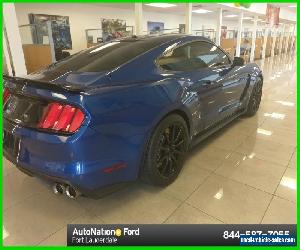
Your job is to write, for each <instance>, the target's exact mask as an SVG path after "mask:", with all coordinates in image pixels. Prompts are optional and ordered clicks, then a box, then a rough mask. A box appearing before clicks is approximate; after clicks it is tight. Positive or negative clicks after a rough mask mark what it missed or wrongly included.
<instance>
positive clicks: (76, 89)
mask: <svg viewBox="0 0 300 250" xmlns="http://www.w3.org/2000/svg"><path fill="white" fill-rule="evenodd" d="M5 82H7V83H8V84H9V83H10V84H16V85H18V87H19V86H20V87H21V88H22V87H23V86H31V87H37V88H40V89H49V90H53V91H58V92H61V91H64V92H72V93H82V92H85V89H83V88H82V87H81V86H75V85H67V84H66V85H59V84H55V83H49V82H43V81H36V80H32V79H26V78H21V77H15V76H14V77H13V76H8V75H3V85H4V84H6V83H5Z"/></svg>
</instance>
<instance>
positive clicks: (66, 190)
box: [52, 183, 80, 199]
mask: <svg viewBox="0 0 300 250" xmlns="http://www.w3.org/2000/svg"><path fill="white" fill-rule="evenodd" d="M52 189H53V193H54V194H57V195H58V194H66V195H67V196H68V197H69V198H71V199H75V198H77V197H78V196H79V195H80V193H79V192H78V191H77V190H76V189H75V188H74V187H72V186H70V185H64V184H61V183H54V184H53V187H52Z"/></svg>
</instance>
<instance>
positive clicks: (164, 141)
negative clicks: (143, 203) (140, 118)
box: [141, 114, 189, 186]
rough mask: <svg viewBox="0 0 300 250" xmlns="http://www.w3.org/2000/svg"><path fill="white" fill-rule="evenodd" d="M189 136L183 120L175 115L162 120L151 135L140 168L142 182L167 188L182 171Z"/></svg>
mask: <svg viewBox="0 0 300 250" xmlns="http://www.w3.org/2000/svg"><path fill="white" fill-rule="evenodd" d="M188 142H189V134H188V128H187V124H186V122H185V120H184V119H183V118H182V117H181V116H180V115H177V114H172V115H169V116H167V117H166V118H164V119H163V120H162V121H161V122H160V123H159V124H158V125H157V127H156V129H155V130H154V132H153V133H152V136H151V139H150V141H149V144H148V148H147V152H146V154H145V160H144V164H143V166H142V172H141V177H142V179H143V180H144V181H146V182H148V183H151V184H154V185H159V186H167V185H169V184H170V183H172V182H173V181H174V180H175V179H176V177H177V176H178V174H179V173H180V170H181V169H182V166H183V163H184V159H185V155H186V152H187V149H188Z"/></svg>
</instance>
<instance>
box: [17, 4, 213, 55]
mask: <svg viewBox="0 0 300 250" xmlns="http://www.w3.org/2000/svg"><path fill="white" fill-rule="evenodd" d="M15 6H16V13H17V18H18V22H19V25H25V24H28V23H29V19H28V14H29V13H34V14H49V15H63V16H69V20H70V30H71V37H72V43H73V49H72V50H71V51H70V53H71V54H72V53H75V52H78V51H80V50H82V49H85V48H86V45H87V44H86V37H85V29H99V28H101V18H118V19H122V20H126V25H127V26H134V21H135V19H134V9H133V7H132V8H131V9H124V8H117V4H116V7H113V8H111V7H106V6H105V7H104V6H101V4H58V3H56V4H36V3H34V4H27V3H26V4H22V3H16V4H15ZM148 21H156V22H164V27H165V29H174V28H178V27H179V24H183V23H185V17H184V15H179V14H177V15H176V14H169V13H167V12H166V13H161V12H146V11H144V12H143V31H145V33H146V31H147V22H148ZM216 26H217V21H216V20H211V19H208V18H205V16H203V17H202V16H199V15H197V14H193V16H192V30H201V29H208V28H212V29H216ZM21 33H22V37H23V39H22V40H23V41H26V42H28V43H30V41H31V38H30V37H26V36H31V35H30V32H21ZM23 43H24V42H23Z"/></svg>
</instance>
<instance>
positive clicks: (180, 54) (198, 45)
mask: <svg viewBox="0 0 300 250" xmlns="http://www.w3.org/2000/svg"><path fill="white" fill-rule="evenodd" d="M157 63H158V65H159V66H160V67H162V68H163V69H165V70H172V71H190V70H198V69H202V68H211V67H217V66H222V65H227V64H230V60H229V59H228V56H227V55H226V54H225V53H224V52H223V51H222V50H220V49H219V48H218V47H217V46H215V45H214V44H212V43H208V42H204V41H203V42H202V41H201V42H193V43H189V44H187V45H183V46H181V47H179V48H176V49H174V50H172V51H170V52H167V53H166V54H165V55H163V56H162V57H160V58H159V59H158V60H157Z"/></svg>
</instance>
